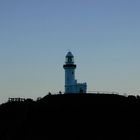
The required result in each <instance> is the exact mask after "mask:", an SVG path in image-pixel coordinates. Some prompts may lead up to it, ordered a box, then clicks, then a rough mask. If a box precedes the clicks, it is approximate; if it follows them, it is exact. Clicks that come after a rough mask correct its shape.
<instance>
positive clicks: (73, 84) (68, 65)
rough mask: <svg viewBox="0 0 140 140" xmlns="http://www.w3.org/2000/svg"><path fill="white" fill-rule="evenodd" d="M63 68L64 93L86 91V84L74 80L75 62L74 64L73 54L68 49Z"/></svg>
mask: <svg viewBox="0 0 140 140" xmlns="http://www.w3.org/2000/svg"><path fill="white" fill-rule="evenodd" d="M63 68H64V69H65V93H86V90H87V84H86V83H77V80H75V69H76V64H74V56H73V54H72V53H71V52H70V51H69V52H68V53H67V55H66V61H65V64H64V65H63Z"/></svg>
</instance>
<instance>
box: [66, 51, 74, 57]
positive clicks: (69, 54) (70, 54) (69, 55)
mask: <svg viewBox="0 0 140 140" xmlns="http://www.w3.org/2000/svg"><path fill="white" fill-rule="evenodd" d="M66 57H74V56H73V54H72V53H71V52H70V51H69V52H68V53H67V55H66Z"/></svg>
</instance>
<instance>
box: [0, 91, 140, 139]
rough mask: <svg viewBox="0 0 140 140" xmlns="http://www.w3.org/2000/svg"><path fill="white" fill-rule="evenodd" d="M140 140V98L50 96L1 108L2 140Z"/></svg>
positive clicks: (101, 95)
mask: <svg viewBox="0 0 140 140" xmlns="http://www.w3.org/2000/svg"><path fill="white" fill-rule="evenodd" d="M56 138H57V139H95V140H97V139H99V140H100V139H105V138H107V139H111V140H118V139H123V140H124V139H127V140H128V139H131V140H132V139H133V140H135V139H139V138H140V98H139V96H138V97H135V96H128V97H124V96H121V95H116V94H67V95H66V94H65V95H47V96H45V97H44V98H41V99H40V100H38V101H33V100H31V99H27V100H25V101H21V102H16V101H15V102H7V103H5V104H2V105H1V106H0V140H19V139H20V140H35V139H37V140H39V139H40V140H44V139H48V140H49V139H56Z"/></svg>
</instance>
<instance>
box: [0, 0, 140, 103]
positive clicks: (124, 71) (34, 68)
mask: <svg viewBox="0 0 140 140" xmlns="http://www.w3.org/2000/svg"><path fill="white" fill-rule="evenodd" d="M139 7H140V1H139V0H1V1H0V102H3V101H6V100H7V98H8V97H25V98H28V97H29V98H34V99H36V98H37V97H39V96H41V97H43V96H45V95H46V94H47V93H48V92H49V91H51V92H57V91H59V90H61V91H64V70H63V67H62V66H63V64H64V60H65V58H64V57H65V55H66V53H67V50H68V49H70V50H71V51H72V52H73V54H74V55H75V61H76V64H77V70H76V77H77V79H78V81H79V82H85V81H86V82H87V84H88V91H96V90H97V91H116V92H120V93H122V94H123V93H128V94H140V86H139V84H140V8H139Z"/></svg>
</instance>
